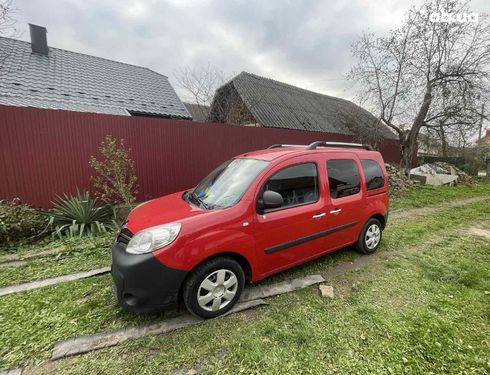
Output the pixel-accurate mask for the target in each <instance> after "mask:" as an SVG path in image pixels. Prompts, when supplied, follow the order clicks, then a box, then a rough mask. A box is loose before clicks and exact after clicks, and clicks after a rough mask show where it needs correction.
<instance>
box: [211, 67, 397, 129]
mask: <svg viewBox="0 0 490 375" xmlns="http://www.w3.org/2000/svg"><path fill="white" fill-rule="evenodd" d="M230 84H232V85H233V86H234V87H235V89H236V91H237V93H238V95H240V97H241V98H242V100H243V102H244V103H245V105H246V106H247V108H248V110H249V111H250V112H251V114H252V115H253V117H254V118H255V119H256V120H257V122H258V123H259V124H260V125H262V126H265V127H272V128H286V129H297V130H309V131H320V132H328V133H336V134H350V135H352V134H359V135H366V136H369V135H372V132H373V131H375V130H376V131H378V134H380V135H381V136H382V137H383V138H387V139H396V138H397V137H396V135H395V134H394V133H393V132H392V131H391V130H390V129H389V128H388V127H387V126H386V125H384V124H379V123H378V121H377V119H376V117H374V116H373V115H372V114H371V113H370V112H368V111H366V110H365V109H363V108H361V107H360V106H358V105H356V104H354V103H352V102H350V101H348V100H345V99H341V98H336V97H333V96H328V95H323V94H319V93H316V92H313V91H308V90H305V89H302V88H299V87H296V86H291V85H288V84H286V83H282V82H278V81H275V80H272V79H268V78H264V77H260V76H257V75H255V74H250V73H247V72H242V73H240V74H239V75H237V76H236V77H235V78H233V79H232V80H231V82H230V83H228V84H227V85H230ZM219 91H220V90H218V92H219ZM223 92H226V90H223ZM377 123H378V124H379V125H378V126H376V124H377Z"/></svg>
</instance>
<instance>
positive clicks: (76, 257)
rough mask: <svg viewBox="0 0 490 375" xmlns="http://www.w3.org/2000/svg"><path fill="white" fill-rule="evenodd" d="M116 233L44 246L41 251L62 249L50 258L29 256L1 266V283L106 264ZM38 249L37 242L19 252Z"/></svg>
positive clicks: (43, 277) (25, 280)
mask: <svg viewBox="0 0 490 375" xmlns="http://www.w3.org/2000/svg"><path fill="white" fill-rule="evenodd" d="M113 237H114V235H113V234H105V235H101V236H96V237H84V238H83V239H78V238H76V239H69V240H65V241H56V242H54V243H51V244H47V245H44V246H41V247H40V248H39V249H38V251H43V250H49V249H51V248H57V249H58V251H57V253H56V254H53V255H52V256H49V257H46V258H39V259H31V260H26V261H25V264H23V265H21V266H19V267H2V268H0V287H5V286H8V285H14V284H19V283H23V282H28V281H33V280H38V279H46V278H49V277H54V276H60V275H66V274H69V273H75V272H81V271H88V270H92V269H95V268H100V267H105V266H107V265H108V264H109V263H110V261H111V259H110V258H111V255H110V252H109V247H110V244H111V242H112V240H113ZM35 249H36V245H29V246H24V247H23V248H22V249H21V251H20V252H19V254H20V255H24V256H25V255H27V254H32V253H33V252H35V251H36V250H35Z"/></svg>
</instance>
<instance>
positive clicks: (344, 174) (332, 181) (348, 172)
mask: <svg viewBox="0 0 490 375" xmlns="http://www.w3.org/2000/svg"><path fill="white" fill-rule="evenodd" d="M327 174H328V185H329V186H330V196H331V197H332V198H341V197H346V196H348V195H353V194H357V193H359V191H360V188H361V186H360V183H359V171H358V170H357V164H356V162H355V161H354V160H352V159H337V160H328V161H327Z"/></svg>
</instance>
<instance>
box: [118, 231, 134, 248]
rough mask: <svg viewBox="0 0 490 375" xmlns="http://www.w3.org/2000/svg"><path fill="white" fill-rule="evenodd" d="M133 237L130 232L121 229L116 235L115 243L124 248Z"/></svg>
mask: <svg viewBox="0 0 490 375" xmlns="http://www.w3.org/2000/svg"><path fill="white" fill-rule="evenodd" d="M133 236H134V234H133V232H131V231H130V230H129V229H127V228H123V229H121V230H120V231H119V233H118V234H117V237H116V242H117V243H120V244H122V245H124V246H126V245H127V244H128V243H129V241H130V240H131V238H132V237H133Z"/></svg>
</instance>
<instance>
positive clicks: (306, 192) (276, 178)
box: [263, 163, 318, 207]
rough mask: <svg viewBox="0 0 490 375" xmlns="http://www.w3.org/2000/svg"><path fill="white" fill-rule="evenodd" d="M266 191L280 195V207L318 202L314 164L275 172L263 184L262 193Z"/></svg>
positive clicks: (316, 175) (316, 174)
mask: <svg viewBox="0 0 490 375" xmlns="http://www.w3.org/2000/svg"><path fill="white" fill-rule="evenodd" d="M266 190H272V191H275V192H278V193H279V194H281V195H282V200H283V206H282V207H287V206H296V205H299V204H305V203H311V202H316V201H317V200H318V173H317V169H316V164H315V163H304V164H298V165H294V166H292V167H288V168H285V169H283V170H281V171H279V172H277V173H276V174H274V175H273V176H272V177H271V178H269V180H268V181H267V182H266V183H265V185H264V189H263V191H266Z"/></svg>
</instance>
